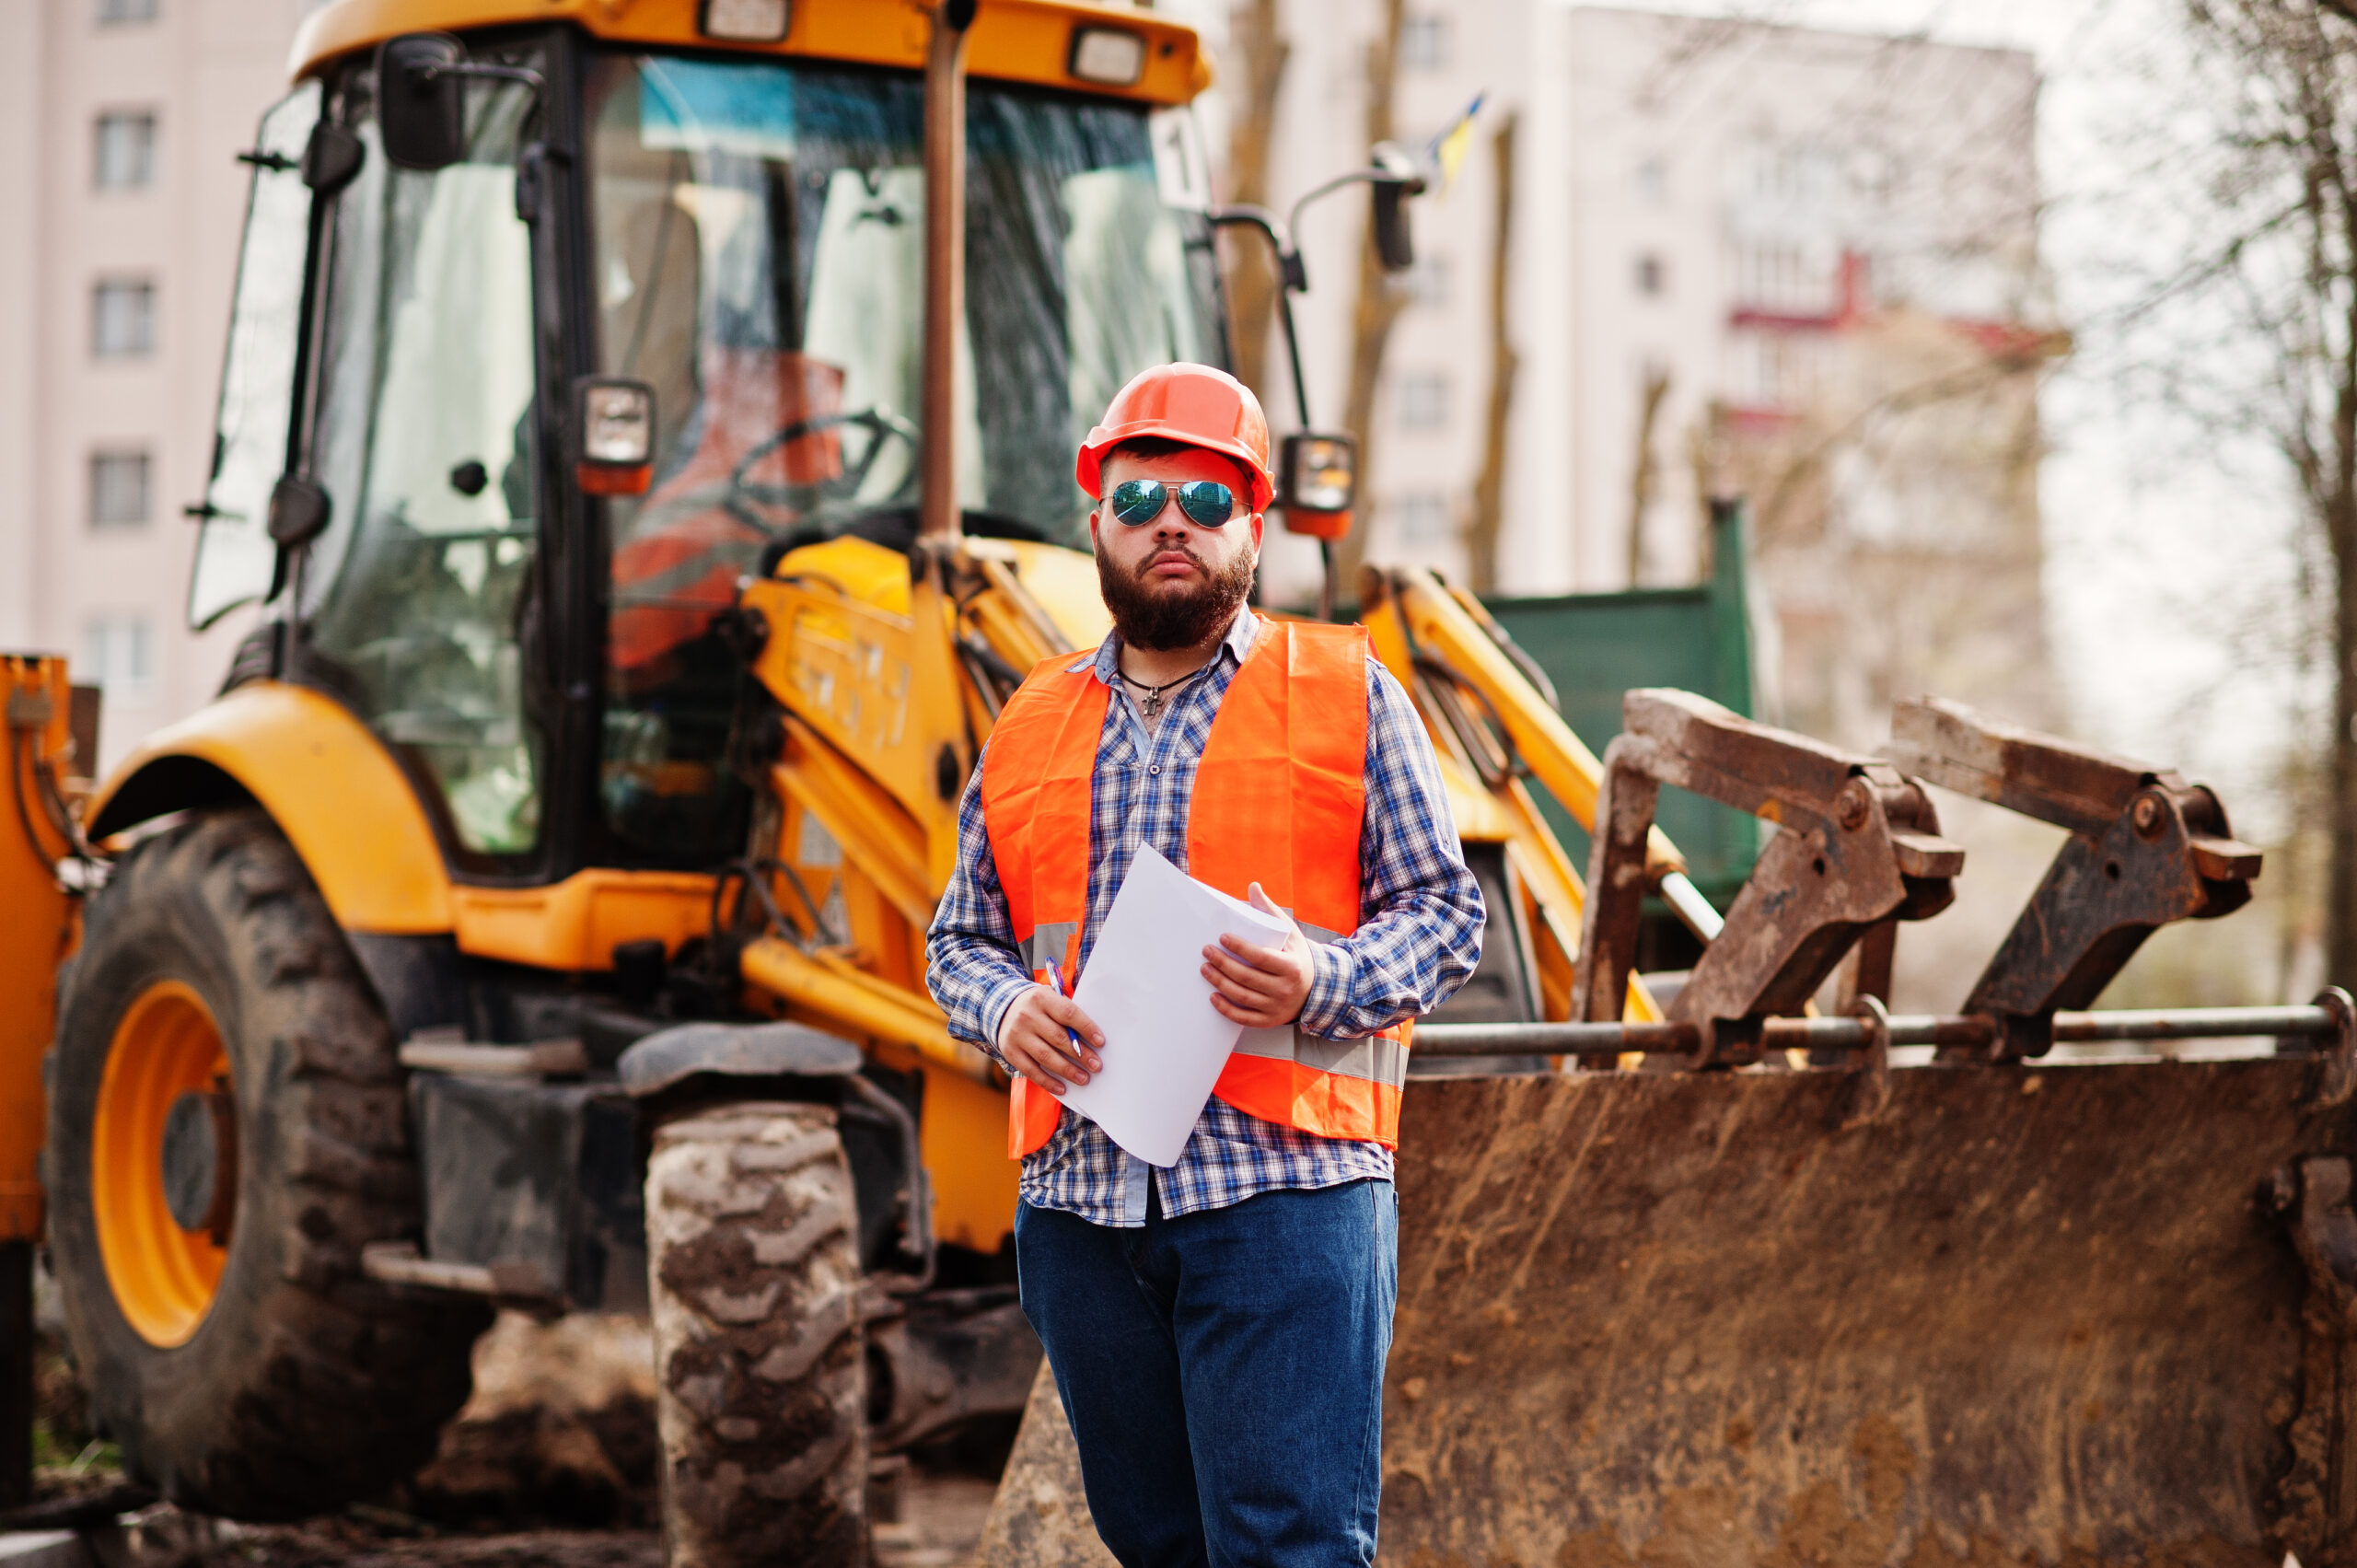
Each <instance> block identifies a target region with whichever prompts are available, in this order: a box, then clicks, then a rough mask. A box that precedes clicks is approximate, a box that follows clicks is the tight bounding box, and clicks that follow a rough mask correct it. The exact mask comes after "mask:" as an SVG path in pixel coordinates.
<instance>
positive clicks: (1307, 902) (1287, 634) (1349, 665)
mask: <svg viewBox="0 0 2357 1568" xmlns="http://www.w3.org/2000/svg"><path fill="white" fill-rule="evenodd" d="M1366 659H1367V640H1366V633H1365V632H1364V630H1363V629H1362V628H1360V627H1356V626H1326V625H1319V624H1314V623H1309V622H1301V621H1290V622H1289V621H1269V620H1268V619H1266V618H1265V617H1263V618H1261V619H1260V634H1259V636H1258V637H1257V638H1256V639H1255V640H1254V642H1253V645H1252V651H1251V653H1250V654H1249V655H1248V656H1247V657H1246V658H1245V660H1244V664H1243V666H1242V668H1239V669H1238V670H1237V672H1236V679H1235V680H1234V681H1233V682H1231V683H1230V684H1229V686H1228V689H1227V694H1226V696H1225V698H1223V699H1222V700H1221V703H1220V708H1219V714H1218V716H1217V717H1215V718H1214V719H1213V721H1212V728H1211V735H1210V738H1208V739H1207V740H1206V741H1205V742H1204V744H1203V756H1202V762H1201V763H1200V764H1198V766H1197V767H1196V770H1195V788H1194V795H1193V797H1192V799H1191V800H1190V802H1189V805H1188V815H1187V864H1186V866H1185V869H1186V870H1187V871H1188V872H1189V874H1190V875H1191V876H1194V877H1199V878H1200V879H1202V881H1205V882H1208V883H1210V884H1211V885H1212V886H1213V887H1214V888H1217V889H1220V890H1221V891H1222V892H1224V893H1227V894H1230V895H1232V896H1234V897H1236V898H1239V899H1240V898H1243V897H1245V896H1246V893H1247V890H1248V888H1249V887H1250V885H1251V884H1252V883H1253V882H1255V881H1258V882H1259V883H1260V886H1261V888H1262V889H1265V890H1266V891H1267V893H1268V895H1269V897H1270V898H1271V900H1274V901H1275V902H1276V903H1277V905H1278V906H1279V907H1281V908H1283V909H1288V910H1290V911H1292V912H1293V916H1294V919H1295V922H1296V923H1298V924H1299V925H1300V926H1301V928H1302V930H1303V932H1304V933H1305V934H1306V935H1308V936H1309V937H1310V938H1311V939H1312V940H1314V941H1328V942H1331V941H1334V940H1337V939H1339V938H1341V937H1342V936H1347V935H1350V934H1351V933H1352V932H1353V931H1355V930H1357V929H1358V923H1359V825H1360V821H1361V819H1362V818H1363V817H1364V815H1365V810H1366ZM1073 663H1074V656H1073V655H1071V654H1059V655H1058V656H1055V657H1053V658H1051V659H1047V660H1044V661H1042V662H1041V663H1040V664H1039V666H1038V667H1036V668H1034V669H1033V670H1032V671H1031V673H1030V675H1029V677H1028V678H1027V679H1025V680H1024V682H1023V686H1022V688H1021V690H1019V691H1016V693H1015V695H1014V696H1013V697H1010V698H1009V699H1007V703H1006V706H1005V707H1004V709H1003V710H1002V711H1001V712H1000V714H999V716H998V723H997V724H996V725H995V726H993V728H992V730H991V738H990V750H989V754H988V756H987V758H986V759H985V761H984V762H983V765H982V821H983V825H984V826H985V827H986V828H987V829H988V830H989V833H990V840H991V854H992V857H993V860H995V861H996V863H997V865H998V878H999V885H1000V887H1001V888H1003V889H1004V890H1005V893H1006V907H1007V913H1008V915H1009V916H1010V917H1011V918H1012V919H1013V922H1014V924H1015V935H1016V943H1017V945H1018V946H1019V947H1020V948H1021V950H1022V952H1023V955H1024V960H1025V965H1026V967H1027V968H1028V969H1029V970H1031V975H1032V978H1033V979H1034V980H1037V981H1041V982H1042V983H1045V982H1046V981H1047V979H1048V966H1049V965H1050V964H1051V963H1052V964H1055V965H1057V966H1058V967H1059V969H1060V970H1061V971H1062V975H1063V976H1064V978H1065V981H1066V984H1067V986H1069V985H1070V984H1071V983H1072V982H1073V981H1074V980H1076V979H1077V970H1078V968H1079V962H1078V959H1079V954H1080V933H1081V925H1082V923H1083V922H1084V921H1085V920H1086V917H1087V912H1088V869H1089V868H1088V823H1089V800H1090V796H1089V781H1090V779H1091V776H1092V775H1093V774H1094V773H1095V772H1096V768H1097V738H1098V737H1099V735H1100V733H1101V732H1102V730H1103V728H1104V724H1105V708H1106V704H1107V703H1109V701H1110V700H1111V697H1112V692H1111V691H1110V690H1109V689H1108V688H1107V687H1106V685H1105V684H1104V682H1102V681H1100V680H1098V679H1096V676H1095V674H1094V673H1093V671H1092V670H1090V669H1089V668H1087V667H1086V666H1083V667H1082V668H1078V669H1074V668H1071V667H1072V665H1073ZM1409 1028H1410V1026H1409V1025H1407V1024H1406V1023H1401V1024H1398V1025H1395V1026H1393V1027H1392V1028H1387V1029H1385V1030H1383V1031H1382V1032H1381V1033H1379V1034H1376V1035H1371V1036H1367V1037H1365V1038H1363V1039H1353V1040H1327V1039H1322V1038H1320V1037H1318V1036H1316V1035H1310V1034H1305V1033H1303V1032H1302V1031H1301V1030H1300V1029H1298V1028H1294V1027H1293V1026H1291V1025H1287V1026H1284V1027H1283V1028H1255V1029H1246V1030H1245V1031H1244V1033H1243V1035H1242V1036H1241V1037H1240V1038H1239V1039H1238V1040H1237V1042H1236V1051H1235V1054H1234V1055H1232V1056H1230V1057H1229V1058H1228V1061H1227V1065H1226V1067H1225V1069H1223V1070H1222V1071H1221V1073H1220V1075H1219V1081H1218V1082H1217V1083H1216V1084H1214V1085H1213V1087H1212V1093H1213V1094H1214V1095H1216V1096H1218V1097H1219V1098H1221V1099H1222V1100H1225V1102H1226V1103H1228V1104H1229V1105H1232V1106H1234V1107H1235V1108H1236V1109H1238V1110H1241V1111H1243V1112H1245V1113H1246V1114H1248V1115H1251V1116H1257V1117H1259V1118H1260V1120H1261V1121H1272V1122H1275V1123H1277V1124H1278V1125H1279V1126H1283V1127H1292V1128H1295V1129H1297V1130H1299V1131H1301V1132H1312V1133H1316V1134H1318V1136H1320V1137H1325V1138H1354V1139H1371V1140H1373V1141H1375V1142H1376V1143H1379V1144H1384V1145H1385V1146H1386V1147H1390V1148H1396V1147H1398V1146H1399V1089H1400V1086H1401V1084H1402V1083H1403V1082H1405V1080H1406V1077H1407V1071H1408V1035H1409ZM1062 1113H1063V1108H1062V1105H1061V1104H1060V1103H1058V1101H1057V1099H1056V1098H1055V1097H1054V1096H1053V1095H1051V1094H1048V1093H1046V1092H1044V1091H1042V1090H1039V1089H1036V1088H1034V1087H1033V1086H1031V1084H1030V1083H1029V1082H1028V1080H1026V1079H1023V1078H1020V1077H1018V1078H1017V1079H1016V1081H1015V1096H1014V1101H1013V1103H1012V1104H1011V1105H1010V1106H1009V1107H1008V1115H1007V1137H1006V1143H1007V1156H1008V1157H1009V1158H1011V1159H1020V1158H1022V1157H1023V1156H1025V1155H1028V1154H1029V1153H1031V1152H1032V1151H1033V1150H1034V1149H1037V1148H1039V1146H1040V1145H1041V1144H1045V1143H1046V1142H1047V1141H1048V1139H1049V1138H1050V1137H1051V1136H1052V1135H1053V1134H1054V1132H1055V1130H1056V1123H1057V1121H1059V1119H1060V1118H1061V1117H1062Z"/></svg>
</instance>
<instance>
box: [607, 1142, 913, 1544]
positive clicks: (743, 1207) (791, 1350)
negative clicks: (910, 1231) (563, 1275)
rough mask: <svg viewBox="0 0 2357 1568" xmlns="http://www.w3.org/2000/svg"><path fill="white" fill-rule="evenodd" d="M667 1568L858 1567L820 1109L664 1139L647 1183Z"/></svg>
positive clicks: (842, 1302)
mask: <svg viewBox="0 0 2357 1568" xmlns="http://www.w3.org/2000/svg"><path fill="white" fill-rule="evenodd" d="M646 1232H647V1237H646V1240H647V1249H646V1250H647V1272H648V1275H649V1280H648V1283H649V1286H650V1290H651V1294H652V1296H653V1303H654V1330H655V1367H656V1419H657V1423H658V1424H659V1425H660V1427H661V1430H662V1435H663V1530H664V1536H665V1548H666V1551H665V1558H666V1561H667V1562H668V1564H669V1565H670V1568H737V1565H739V1564H742V1565H744V1568H751V1565H753V1564H757V1563H758V1564H763V1565H774V1564H777V1563H785V1562H790V1563H794V1564H796V1568H859V1565H862V1564H865V1562H866V1561H867V1517H866V1506H867V1504H866V1487H867V1432H866V1423H865V1404H866V1372H865V1365H864V1356H863V1353H862V1348H861V1340H862V1335H861V1332H860V1313H859V1295H860V1269H859V1251H858V1246H857V1239H856V1238H857V1236H858V1214H857V1211H856V1209H855V1208H854V1206H853V1190H852V1179H851V1166H850V1164H849V1162H847V1161H846V1160H845V1159H844V1157H843V1149H842V1139H841V1138H840V1137H839V1136H838V1135H837V1133H836V1131H835V1113H834V1112H833V1111H832V1110H831V1109H829V1108H827V1107H825V1106H815V1105H795V1104H783V1103H781V1104H769V1103H759V1104H756V1103H751V1102H747V1103H743V1104H738V1105H731V1106H724V1107H720V1108H717V1109H711V1110H705V1111H702V1112H698V1113H695V1114H692V1115H689V1116H685V1117H682V1118H680V1119H679V1120H677V1121H669V1122H667V1123H665V1124H664V1125H663V1126H662V1127H661V1128H659V1129H658V1130H657V1131H656V1134H655V1149H654V1154H653V1156H652V1158H651V1159H650V1160H649V1162H648V1165H647V1171H646Z"/></svg>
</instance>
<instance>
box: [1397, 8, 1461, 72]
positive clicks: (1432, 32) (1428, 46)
mask: <svg viewBox="0 0 2357 1568" xmlns="http://www.w3.org/2000/svg"><path fill="white" fill-rule="evenodd" d="M1448 42H1449V39H1448V18H1447V17H1444V16H1439V15H1437V14H1435V13H1434V12H1430V11H1425V12H1421V13H1419V14H1417V15H1415V16H1411V17H1403V18H1402V19H1401V21H1400V23H1399V64H1402V65H1405V66H1406V67H1407V68H1408V69H1409V70H1411V71H1438V70H1443V69H1445V68H1446V66H1447V64H1448Z"/></svg>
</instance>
